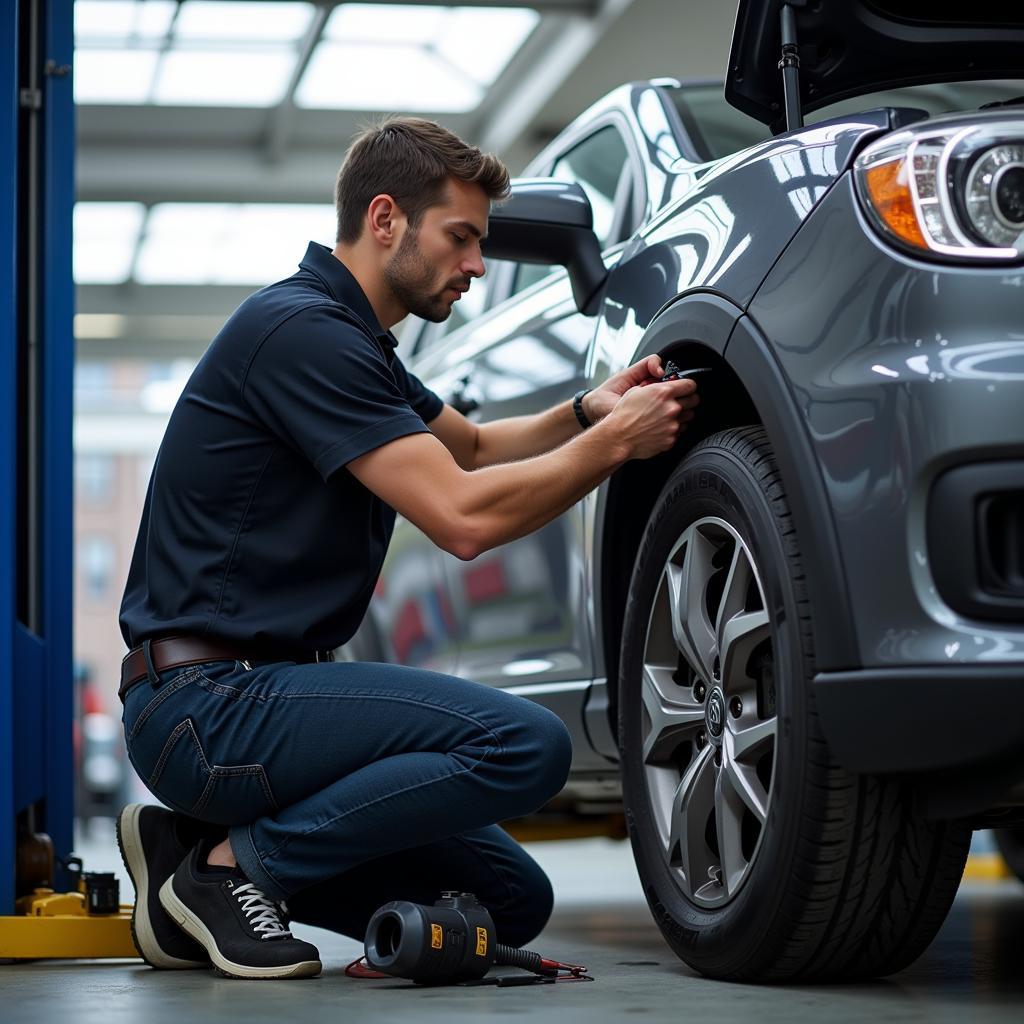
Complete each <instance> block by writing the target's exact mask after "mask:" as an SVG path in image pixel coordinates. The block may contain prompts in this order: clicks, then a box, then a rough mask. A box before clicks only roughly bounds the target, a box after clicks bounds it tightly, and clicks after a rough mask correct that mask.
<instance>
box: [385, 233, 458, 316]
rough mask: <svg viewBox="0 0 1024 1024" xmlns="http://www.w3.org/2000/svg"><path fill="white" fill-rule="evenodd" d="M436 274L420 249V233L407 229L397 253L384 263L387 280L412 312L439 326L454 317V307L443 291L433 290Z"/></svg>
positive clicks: (392, 289)
mask: <svg viewBox="0 0 1024 1024" xmlns="http://www.w3.org/2000/svg"><path fill="white" fill-rule="evenodd" d="M434 274H435V271H434V268H433V267H432V266H431V264H430V261H429V260H428V259H427V258H426V257H425V256H424V255H423V252H422V250H421V249H420V247H419V244H418V241H417V233H416V232H415V231H413V230H407V231H406V232H405V234H404V235H403V236H402V241H401V242H400V243H399V245H398V251H397V252H396V253H395V255H394V256H392V257H391V259H390V260H388V262H387V263H385V264H384V280H385V281H386V282H387V283H388V287H389V288H390V289H391V291H392V293H393V294H394V296H395V298H396V299H398V301H399V302H400V303H401V304H402V305H403V306H404V307H405V308H406V309H407V310H408V311H409V312H410V313H412V314H413V315H414V316H418V317H422V318H423V319H424V320H430V321H432V322H433V323H440V322H441V321H442V320H447V319H448V317H449V316H451V312H452V306H451V303H450V302H448V301H447V300H446V299H445V298H444V289H442V290H441V291H439V292H435V291H433V290H432V289H433V287H434V281H435V276H434ZM466 283H467V284H468V282H466ZM446 287H448V286H446Z"/></svg>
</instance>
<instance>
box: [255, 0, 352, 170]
mask: <svg viewBox="0 0 1024 1024" xmlns="http://www.w3.org/2000/svg"><path fill="white" fill-rule="evenodd" d="M336 6H337V0H319V2H318V3H317V6H316V11H315V12H314V14H313V20H312V21H311V22H310V23H309V30H308V31H307V32H306V35H305V37H304V38H303V40H302V42H301V43H300V45H299V55H298V59H297V60H296V61H295V67H294V68H293V69H292V77H291V79H290V80H289V82H288V88H287V89H286V90H285V94H284V99H283V100H281V102H280V103H279V104H278V105H277V106H276V107H275V108H274V109H273V110H272V111H271V112H270V116H269V117H268V118H267V131H266V136H265V138H264V144H263V152H264V156H265V158H266V160H267V162H268V163H271V164H279V163H280V162H281V160H282V159H283V158H284V154H285V150H286V149H287V146H288V140H289V138H290V136H291V127H292V122H293V119H294V117H295V90H296V89H298V87H299V82H301V81H302V76H303V75H304V74H305V73H306V68H308V67H309V62H310V60H311V59H312V57H313V51H314V50H315V49H316V47H317V44H318V43H319V42H320V37H321V36H322V35H323V31H324V25H326V24H327V19H328V18H329V17H330V15H331V12H332V11H333V10H334V8H335V7H336Z"/></svg>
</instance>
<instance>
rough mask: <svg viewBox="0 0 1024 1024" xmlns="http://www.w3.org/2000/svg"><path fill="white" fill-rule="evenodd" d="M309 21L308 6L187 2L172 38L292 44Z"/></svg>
mask: <svg viewBox="0 0 1024 1024" xmlns="http://www.w3.org/2000/svg"><path fill="white" fill-rule="evenodd" d="M312 17H313V8H312V6H311V5H310V4H304V3H291V2H288V3H264V2H259V3H251V2H250V3H242V2H238V3H236V2H235V0H216V2H215V0H188V2H187V3H184V4H182V6H181V13H180V14H179V15H178V19H177V21H176V22H175V23H174V37H175V39H190V40H197V41H203V42H205V41H208V40H211V39H218V40H221V41H223V42H236V41H237V42H243V41H246V42H249V41H257V40H264V41H268V42H293V43H294V42H297V41H298V40H299V39H301V38H302V36H303V35H304V34H305V32H306V29H308V28H309V23H310V21H311V20H312Z"/></svg>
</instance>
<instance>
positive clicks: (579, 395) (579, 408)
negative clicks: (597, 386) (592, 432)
mask: <svg viewBox="0 0 1024 1024" xmlns="http://www.w3.org/2000/svg"><path fill="white" fill-rule="evenodd" d="M593 390H594V389H593V388H584V389H583V390H582V391H577V392H576V394H575V395H573V397H572V411H573V412H574V413H575V414H576V419H577V420H579V424H580V426H581V427H582V428H583V429H584V430H586V429H587V427H592V426H593V425H594V424H593V423H591V422H590V420H588V419H587V414H586V413H585V412H584V411H583V398H584V396H585V395H589V394H590V392H591V391H593Z"/></svg>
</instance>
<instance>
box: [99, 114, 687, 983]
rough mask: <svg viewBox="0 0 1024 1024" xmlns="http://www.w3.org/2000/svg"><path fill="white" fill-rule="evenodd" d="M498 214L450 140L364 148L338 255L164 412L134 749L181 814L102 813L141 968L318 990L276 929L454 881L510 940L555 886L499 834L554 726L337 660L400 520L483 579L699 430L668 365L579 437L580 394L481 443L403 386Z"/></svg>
mask: <svg viewBox="0 0 1024 1024" xmlns="http://www.w3.org/2000/svg"><path fill="white" fill-rule="evenodd" d="M508 194H509V177H508V172H507V170H506V169H505V167H504V166H503V165H502V163H501V162H500V161H499V160H498V159H497V158H496V157H494V156H492V155H489V154H483V153H481V152H480V150H478V149H476V148H474V147H471V146H468V145H466V144H465V143H463V142H462V141H461V140H460V139H458V138H457V137H456V136H454V135H453V134H451V133H450V132H448V131H447V130H446V129H444V128H442V127H441V126H440V125H437V124H435V123H433V122H431V121H426V120H423V119H418V118H392V119H389V120H387V121H384V122H381V123H379V124H378V125H376V126H374V127H371V128H369V129H367V130H365V131H364V132H363V133H361V134H360V135H359V136H358V137H357V138H356V139H355V141H354V142H353V144H352V145H351V147H350V148H349V150H348V152H347V153H346V157H345V160H344V163H343V165H342V167H341V170H340V172H339V175H338V180H337V190H336V203H337V210H338V235H337V245H336V247H335V249H334V250H333V251H332V250H331V249H329V248H327V247H326V246H322V245H319V244H317V243H315V242H314V243H310V244H309V247H308V249H307V251H306V255H305V257H304V259H303V260H302V262H301V264H300V265H299V270H298V272H297V273H296V274H294V275H293V276H292V277H289V278H287V279H286V280H283V281H279V282H277V283H276V284H272V285H270V286H268V287H266V288H264V289H262V290H260V291H258V292H256V293H255V294H254V295H251V296H250V297H249V298H248V299H246V300H245V301H244V302H243V303H242V304H241V306H240V307H239V308H238V309H237V310H236V311H235V312H234V313H233V314H232V315H231V317H230V318H229V319H228V321H227V322H226V324H225V325H224V327H223V328H222V330H221V331H220V332H219V333H218V334H217V336H216V337H215V338H214V339H213V341H212V343H211V344H210V346H209V348H208V350H207V351H206V353H205V354H204V356H203V358H202V359H201V360H200V362H199V364H198V365H197V367H196V369H195V371H194V372H193V374H192V376H191V378H190V379H189V381H188V383H187V385H186V386H185V389H184V391H183V392H182V395H181V397H180V399H179V401H178V403H177V405H176V406H175V408H174V411H173V412H172V414H171V417H170V420H169V423H168V426H167V429H166V433H165V435H164V438H163V441H162V443H161V445H160V449H159V452H158V455H157V458H156V461H155V464H154V467H153V473H152V477H151V479H150V483H149V489H148V492H147V495H146V501H145V507H144V510H143V513H142V520H141V525H140V529H139V534H138V539H137V542H136V546H135V551H134V556H133V560H132V564H131V569H130V572H129V577H128V581H127V585H126V589H125V593H124V598H123V602H122V605H121V613H120V626H121V631H122V634H123V636H124V639H125V641H126V643H127V645H128V646H129V648H131V649H130V651H129V653H128V654H127V655H126V657H125V661H124V665H123V669H122V685H121V695H122V699H123V701H124V717H123V722H124V728H125V736H126V742H127V747H128V752H129V756H130V758H131V761H132V764H133V765H134V767H135V768H136V770H137V772H138V773H139V776H140V777H141V778H142V779H143V780H144V781H145V782H146V784H147V786H148V787H149V789H150V790H151V791H152V792H153V794H154V795H155V796H157V797H158V798H159V799H160V800H161V801H162V802H163V803H164V804H165V805H167V807H169V808H171V809H173V810H166V809H164V808H160V807H157V806H155V805H146V806H143V805H140V804H132V805H129V806H128V807H126V808H124V809H123V810H122V812H121V814H120V816H119V818H118V838H119V843H120V845H121V851H122V855H123V856H124V858H125V862H126V864H127V866H128V869H129V871H130V873H131V875H132V879H133V881H134V883H135V886H136V893H137V899H136V907H135V913H134V919H133V924H134V933H135V936H136V942H137V944H138V945H139V947H140V950H141V952H142V953H143V956H144V958H145V959H146V961H147V962H148V963H150V964H151V965H152V966H155V967H191V966H202V965H209V964H210V962H211V961H212V963H213V966H214V967H215V968H217V969H218V970H220V971H221V972H222V973H225V974H227V975H229V976H232V977H239V978H267V977H302V976H309V975H314V974H317V973H319V971H320V970H321V963H320V958H319V953H318V951H317V949H316V948H315V946H313V945H312V944H310V943H308V942H304V941H302V940H300V939H298V938H296V937H294V936H293V935H292V934H291V932H290V931H289V928H288V923H289V920H296V921H300V922H305V923H309V924H312V925H318V926H321V927H326V928H330V929H334V930H335V931H338V932H341V933H343V934H345V935H348V936H352V937H354V938H357V939H360V938H362V937H363V935H364V931H365V927H366V924H367V922H368V920H369V918H370V916H371V914H372V913H373V911H374V910H376V909H377V908H378V907H379V906H380V905H381V904H383V903H386V902H387V901H389V900H395V899H405V900H412V901H416V902H420V903H432V902H433V901H434V900H435V899H436V898H437V896H438V894H439V892H440V891H441V890H442V889H452V888H454V889H462V890H471V891H473V892H475V893H476V894H477V895H478V897H479V898H480V900H481V902H482V903H483V904H484V905H485V906H487V907H488V909H489V910H490V912H491V914H492V915H493V917H494V921H495V924H496V930H497V938H498V939H499V941H501V942H504V943H507V944H512V945H521V944H523V943H525V942H527V941H529V940H530V939H532V938H533V937H534V936H536V935H537V934H538V933H539V932H540V930H541V929H542V928H543V926H544V924H545V922H546V921H547V918H548V916H549V913H550V911H551V906H552V892H551V886H550V883H549V882H548V880H547V878H546V876H545V875H544V873H543V871H542V870H541V869H540V868H539V867H538V865H537V864H536V863H535V862H534V861H533V860H532V859H531V858H530V857H529V856H528V855H527V853H526V852H525V851H524V850H522V849H521V848H520V847H519V845H518V844H517V843H515V842H514V841H513V840H512V839H511V838H510V837H509V836H508V835H507V834H506V833H505V832H504V831H503V830H502V829H501V828H499V827H498V826H497V825H496V824H495V822H498V821H502V820H507V819H510V818H516V817H520V816H523V815H527V814H530V813H531V812H533V811H535V810H536V809H537V808H538V807H540V806H541V805H543V804H544V803H545V802H546V801H548V800H549V799H550V798H551V797H553V796H554V795H555V794H557V793H558V792H559V790H560V789H561V787H562V785H563V784H564V782H565V779H566V776H567V773H568V769H569V762H570V757H571V746H570V740H569V736H568V732H567V730H566V729H565V727H564V725H563V724H562V722H561V721H560V720H559V719H558V718H557V717H556V716H555V715H553V714H552V713H550V712H549V711H547V710H546V709H544V708H542V707H540V706H539V705H537V704H535V703H533V702H531V701H529V700H527V699H525V698H522V697H518V696H514V695H512V694H508V693H503V692H502V691H501V690H498V689H492V688H489V687H485V686H480V685H476V684H473V683H470V682H466V681H464V680H461V679H456V678H452V677H450V676H446V675H441V674H439V673H435V672H430V671H424V670H418V669H412V668H408V667H403V666H397V665H382V664H367V663H355V662H335V661H334V660H333V658H332V656H331V652H332V651H333V649H334V648H336V647H339V646H340V645H342V644H344V643H346V642H347V641H348V640H349V639H350V638H351V637H352V635H353V634H354V632H355V631H356V629H357V627H358V626H359V623H360V621H361V619H362V618H363V615H364V612H365V610H366V607H367V604H368V602H369V600H370V595H371V593H372V591H373V589H374V585H375V583H376V580H377V577H378V574H379V571H380V568H381V564H382V561H383V558H384V554H385V551H386V549H387V545H388V541H389V538H390V536H391V531H392V526H393V524H394V519H395V513H396V512H398V513H401V514H402V515H403V516H405V517H406V518H407V519H408V520H410V521H411V522H412V523H413V524H415V525H416V526H417V527H418V528H419V529H420V530H422V531H423V532H424V533H425V534H426V535H427V536H428V537H429V538H430V539H431V540H432V541H434V542H435V543H436V544H437V545H438V546H440V547H441V548H443V549H444V550H445V551H448V552H451V553H453V554H454V555H456V556H458V557H459V558H461V559H472V558H475V557H476V556H477V555H479V554H480V553H481V552H483V551H487V550H488V549H490V548H494V547H497V546H498V545H500V544H504V543H506V542H508V541H511V540H513V539H515V538H517V537H522V536H523V535H524V534H527V533H530V532H531V531H534V530H536V529H538V528H539V527H541V526H543V525H545V524H546V523H548V522H550V521H551V520H552V519H554V518H555V517H556V516H559V515H560V514H561V513H563V512H564V511H565V510H566V509H568V508H569V507H570V506H572V505H573V503H574V502H576V501H578V500H579V499H580V498H582V497H583V496H584V495H585V494H586V493H587V492H588V491H590V490H591V489H592V488H594V487H595V486H597V485H598V484H599V483H600V482H601V481H602V480H604V479H605V478H606V477H608V476H609V474H611V473H612V472H613V471H614V470H615V469H616V468H618V467H619V466H621V465H622V464H623V463H624V462H626V461H627V460H628V459H632V458H648V457H650V456H653V455H655V454H657V453H658V452H662V451H665V450H666V449H667V448H669V447H670V446H671V445H672V444H673V442H674V441H675V439H676V436H677V434H678V432H679V431H680V429H683V428H684V427H685V424H686V422H687V421H688V420H689V419H690V418H691V417H692V416H693V411H692V409H693V407H694V406H695V404H696V402H697V397H696V395H695V394H694V393H693V392H694V391H695V385H694V384H693V382H692V381H689V380H673V381H667V382H664V383H662V382H660V380H659V378H660V376H661V373H662V370H661V363H660V360H659V359H658V358H657V357H650V358H649V359H647V360H645V361H643V362H641V363H638V364H636V365H635V366H632V367H630V368H628V369H626V370H624V371H622V372H620V373H618V374H616V375H615V376H613V377H612V378H610V379H609V380H608V381H607V382H606V383H604V384H603V385H601V386H600V387H597V388H595V389H593V390H592V391H590V392H589V393H587V394H586V395H585V396H584V398H583V400H582V412H581V414H580V415H579V416H578V415H577V413H576V411H575V410H574V408H573V403H572V402H569V401H567V402H564V403H562V404H560V405H558V406H556V407H555V408H552V409H550V410H549V411H547V412H545V413H542V414H538V415H536V416H524V417H518V418H514V419H508V420H503V421H498V422H492V423H487V424H482V425H476V424H473V423H471V422H469V421H468V420H467V419H465V418H464V417H463V416H462V415H461V414H460V413H458V412H456V411H455V410H454V409H452V408H451V407H449V406H446V405H444V404H443V402H442V401H441V399H440V398H439V397H438V396H437V395H435V394H434V393H433V392H431V391H430V390H429V389H428V388H426V387H425V386H424V385H423V384H422V383H421V382H420V381H419V380H417V379H416V377H415V376H413V375H412V374H411V373H409V372H408V371H407V370H406V369H405V367H404V366H403V365H402V362H401V360H400V359H399V358H398V356H397V354H396V352H395V346H396V344H397V343H396V341H395V338H394V337H393V335H392V334H391V333H390V330H389V328H391V327H392V326H393V325H395V324H396V323H398V322H399V321H400V320H401V319H402V318H403V317H405V316H406V315H407V314H408V313H414V314H416V315H417V316H420V317H424V318H426V319H428V320H431V321H442V320H445V319H446V318H447V317H448V316H449V315H450V313H451V309H452V305H453V303H455V302H456V301H458V299H459V297H460V296H461V295H462V293H464V292H465V291H466V289H467V288H469V286H470V283H471V282H472V280H473V279H474V278H478V277H482V276H483V274H484V263H483V260H482V258H481V248H480V243H481V241H482V239H483V238H484V237H485V235H486V232H487V221H488V214H489V211H490V204H491V202H492V201H496V200H501V199H503V198H506V197H507V196H508ZM638 385H644V386H638ZM647 385H649V386H647ZM584 422H588V423H590V424H593V425H592V426H590V427H589V429H585V428H584V427H583V423H584Z"/></svg>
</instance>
